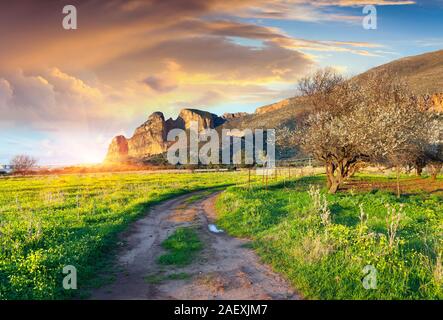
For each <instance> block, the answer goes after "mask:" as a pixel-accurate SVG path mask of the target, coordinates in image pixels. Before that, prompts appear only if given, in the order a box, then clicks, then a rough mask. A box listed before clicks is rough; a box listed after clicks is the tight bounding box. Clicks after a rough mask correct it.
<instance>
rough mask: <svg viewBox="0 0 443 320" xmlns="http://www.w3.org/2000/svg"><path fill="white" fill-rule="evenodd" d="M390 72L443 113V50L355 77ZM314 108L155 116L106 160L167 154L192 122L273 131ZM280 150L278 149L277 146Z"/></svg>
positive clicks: (292, 102)
mask: <svg viewBox="0 0 443 320" xmlns="http://www.w3.org/2000/svg"><path fill="white" fill-rule="evenodd" d="M380 71H381V72H389V73H394V74H396V75H397V76H399V77H401V78H403V79H404V80H406V82H408V84H409V86H410V87H411V89H412V90H414V91H415V92H416V93H418V94H428V95H429V96H430V98H431V99H432V101H433V103H434V111H439V112H443V50H441V51H436V52H431V53H426V54H422V55H418V56H413V57H406V58H403V59H400V60H396V61H393V62H390V63H388V64H385V65H381V66H379V67H376V68H373V69H370V70H368V71H367V72H365V73H363V74H361V75H358V76H357V77H355V79H357V80H363V81H364V77H365V76H367V75H368V74H369V73H371V72H380ZM309 110H310V106H309V105H308V104H307V102H306V100H305V99H303V98H302V97H293V98H289V99H285V100H282V101H279V102H277V103H274V104H270V105H266V106H264V107H260V108H258V109H257V110H256V112H255V113H253V114H247V113H244V112H238V113H226V114H224V115H223V116H222V117H219V116H217V115H215V114H212V113H209V112H205V111H201V110H196V109H183V110H182V111H181V112H180V114H179V116H178V118H177V119H176V120H173V119H168V120H165V118H164V116H163V114H162V113H161V112H155V113H153V114H152V115H151V116H150V117H149V118H148V120H147V121H146V122H145V123H143V124H142V125H141V126H140V127H138V128H137V129H136V130H135V132H134V135H133V136H132V137H131V138H129V139H127V138H125V137H123V136H117V137H115V138H114V139H113V140H112V143H111V145H110V146H109V149H108V154H107V156H106V160H105V161H106V162H108V163H121V162H125V161H133V160H135V161H139V160H141V159H144V158H147V157H150V156H153V155H159V154H162V153H164V152H166V151H167V149H168V147H169V146H170V143H169V142H167V141H166V137H167V134H168V132H169V131H170V130H171V129H174V128H181V129H189V125H190V123H191V121H198V123H199V130H203V129H206V128H217V129H222V128H227V129H232V128H235V129H240V130H242V129H246V128H248V129H257V128H261V129H269V128H275V129H277V131H278V129H279V128H283V127H289V128H293V127H295V126H296V123H297V121H298V119H300V117H302V116H303V115H305V114H306V113H307V112H309ZM277 147H278V146H277Z"/></svg>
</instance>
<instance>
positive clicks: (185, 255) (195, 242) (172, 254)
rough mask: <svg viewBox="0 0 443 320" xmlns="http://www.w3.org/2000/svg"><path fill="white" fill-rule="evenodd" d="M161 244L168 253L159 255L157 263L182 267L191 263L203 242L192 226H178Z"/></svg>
mask: <svg viewBox="0 0 443 320" xmlns="http://www.w3.org/2000/svg"><path fill="white" fill-rule="evenodd" d="M162 246H163V248H165V249H166V250H168V253H166V254H164V255H162V256H160V257H159V258H158V263H160V264H163V265H175V266H181V267H182V266H186V265H188V264H190V263H192V261H193V260H194V258H195V257H196V254H197V253H198V251H200V250H201V249H202V248H203V243H202V242H201V241H200V239H199V237H198V235H197V232H196V231H195V230H194V229H193V228H178V229H177V230H176V231H175V232H174V233H173V234H172V235H171V236H170V237H169V238H168V239H166V240H165V241H163V243H162Z"/></svg>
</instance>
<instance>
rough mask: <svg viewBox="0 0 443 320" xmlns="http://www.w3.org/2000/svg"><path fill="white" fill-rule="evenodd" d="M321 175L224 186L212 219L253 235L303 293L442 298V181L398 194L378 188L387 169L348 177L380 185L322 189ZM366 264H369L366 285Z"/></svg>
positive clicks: (233, 231) (232, 231)
mask: <svg viewBox="0 0 443 320" xmlns="http://www.w3.org/2000/svg"><path fill="white" fill-rule="evenodd" d="M408 179H410V177H409V178H408V177H407V176H405V177H403V178H402V180H403V181H402V183H404V184H407V182H408ZM324 180H325V179H324V177H321V176H315V177H303V178H299V179H297V180H293V181H291V183H288V182H286V183H285V184H283V183H281V182H280V183H277V184H273V185H271V186H270V187H269V189H268V190H266V189H264V188H262V187H251V188H245V187H230V188H228V190H227V192H225V193H223V194H222V195H221V197H220V198H219V200H218V203H217V209H218V212H219V219H218V225H219V226H220V227H221V228H222V229H225V230H227V231H228V232H229V233H230V234H231V235H234V236H239V237H247V238H250V239H252V240H253V242H252V245H253V247H254V249H255V250H256V251H257V253H258V254H259V256H260V257H261V258H262V260H263V261H264V262H266V263H268V264H270V265H271V266H272V267H273V268H274V270H276V271H278V272H280V273H281V274H283V275H284V276H285V277H286V278H287V279H288V280H290V281H291V283H292V284H293V285H294V287H295V288H296V289H297V290H298V291H299V292H300V293H301V295H302V296H304V297H305V298H308V299H442V298H443V289H442V285H443V268H442V260H441V259H442V254H443V237H442V236H443V188H441V187H440V188H435V190H434V191H432V192H424V191H420V190H414V188H411V189H410V190H409V191H408V190H407V191H406V192H404V194H403V195H402V196H401V198H400V199H397V197H396V196H395V192H394V191H390V190H383V188H381V186H385V185H389V184H394V182H393V181H394V179H393V178H392V177H380V176H369V175H360V176H357V177H356V178H355V179H354V182H367V181H369V182H371V183H374V184H375V185H377V184H378V185H379V186H380V189H373V190H364V189H365V188H362V190H359V189H358V188H351V189H349V190H347V191H343V192H340V193H338V194H335V195H329V194H326V192H325V190H324V189H322V188H324V185H325V181H324ZM422 181H423V184H425V185H430V182H429V179H423V180H422ZM442 182H443V181H442V178H441V177H440V178H439V179H438V180H437V181H436V182H434V184H437V185H438V184H439V185H440V186H442V185H443V183H442ZM350 184H351V185H353V183H350ZM357 185H358V184H357ZM394 190H395V189H394ZM366 266H371V267H369V268H372V267H374V268H375V270H376V271H375V272H376V273H375V274H376V282H374V281H372V280H371V281H372V282H370V283H372V286H368V285H366V287H369V289H365V287H364V286H363V283H365V281H368V279H367V278H366V276H367V275H369V274H370V270H371V269H365V267H366ZM366 268H368V267H366ZM364 269H365V271H363V270H364ZM370 279H373V278H370ZM368 283H369V282H366V284H368Z"/></svg>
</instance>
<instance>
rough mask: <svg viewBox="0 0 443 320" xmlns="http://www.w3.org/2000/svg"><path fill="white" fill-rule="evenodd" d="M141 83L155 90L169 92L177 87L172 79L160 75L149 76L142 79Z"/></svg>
mask: <svg viewBox="0 0 443 320" xmlns="http://www.w3.org/2000/svg"><path fill="white" fill-rule="evenodd" d="M143 83H144V84H146V85H147V86H148V87H150V88H151V89H153V90H155V91H157V92H170V91H173V90H175V89H176V88H177V83H176V82H175V80H174V79H168V78H166V77H161V76H149V77H147V78H146V79H144V80H143Z"/></svg>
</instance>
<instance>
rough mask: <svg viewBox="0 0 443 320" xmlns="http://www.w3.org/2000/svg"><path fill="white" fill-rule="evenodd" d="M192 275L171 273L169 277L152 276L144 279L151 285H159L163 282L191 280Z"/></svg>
mask: <svg viewBox="0 0 443 320" xmlns="http://www.w3.org/2000/svg"><path fill="white" fill-rule="evenodd" d="M190 278H191V275H190V274H189V273H186V272H178V273H171V274H168V275H162V274H151V275H148V276H146V277H145V278H144V280H145V282H147V283H150V284H159V283H162V282H163V281H168V280H187V279H190Z"/></svg>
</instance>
